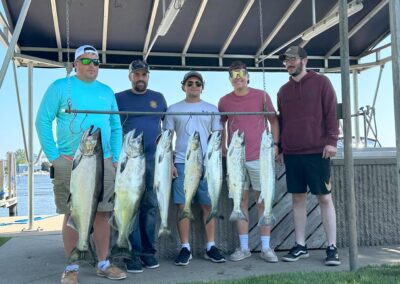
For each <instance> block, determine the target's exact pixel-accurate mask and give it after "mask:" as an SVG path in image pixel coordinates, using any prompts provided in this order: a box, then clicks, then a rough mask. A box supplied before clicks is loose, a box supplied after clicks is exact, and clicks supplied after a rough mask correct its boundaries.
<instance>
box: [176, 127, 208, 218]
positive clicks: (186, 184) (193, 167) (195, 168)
mask: <svg viewBox="0 0 400 284" xmlns="http://www.w3.org/2000/svg"><path fill="white" fill-rule="evenodd" d="M202 172H203V153H202V150H201V142H200V134H199V132H197V131H195V132H194V133H193V134H192V135H190V137H189V140H188V145H187V149H186V157H185V178H184V181H183V188H184V191H185V206H184V208H183V210H182V212H181V214H180V217H179V220H182V219H184V218H190V219H193V215H192V210H191V204H192V199H193V197H194V196H195V194H196V192H197V188H198V187H199V183H200V179H201V176H202Z"/></svg>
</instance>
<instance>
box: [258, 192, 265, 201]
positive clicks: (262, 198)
mask: <svg viewBox="0 0 400 284" xmlns="http://www.w3.org/2000/svg"><path fill="white" fill-rule="evenodd" d="M263 200H264V194H263V193H262V192H261V193H260V196H259V197H258V201H257V203H261V202H262V201H263Z"/></svg>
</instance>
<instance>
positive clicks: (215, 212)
mask: <svg viewBox="0 0 400 284" xmlns="http://www.w3.org/2000/svg"><path fill="white" fill-rule="evenodd" d="M217 215H218V212H217V210H212V211H211V212H210V214H208V217H207V220H206V224H208V223H209V222H210V221H211V220H212V219H213V218H215V217H217Z"/></svg>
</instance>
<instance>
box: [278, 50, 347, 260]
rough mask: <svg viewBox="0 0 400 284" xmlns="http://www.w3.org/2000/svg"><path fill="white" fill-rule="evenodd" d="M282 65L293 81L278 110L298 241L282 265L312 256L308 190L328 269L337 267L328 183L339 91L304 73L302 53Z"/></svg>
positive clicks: (283, 57)
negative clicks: (318, 211) (314, 200)
mask: <svg viewBox="0 0 400 284" xmlns="http://www.w3.org/2000/svg"><path fill="white" fill-rule="evenodd" d="M279 59H280V60H282V62H283V65H285V67H286V69H287V71H288V73H289V75H290V79H289V82H287V83H286V84H285V85H283V86H282V87H281V88H280V90H279V92H278V110H279V112H280V126H281V147H282V152H283V158H284V162H285V166H286V183H287V190H288V192H289V193H292V202H293V216H294V227H295V238H296V243H295V246H294V247H293V248H292V249H291V250H290V251H289V253H288V254H287V255H285V256H283V257H282V260H284V261H289V262H293V261H297V260H298V259H300V258H306V257H308V256H309V254H308V250H307V245H306V243H305V226H306V221H307V211H306V197H307V186H308V187H309V188H310V191H311V193H312V194H314V195H316V196H317V198H318V202H319V205H320V208H321V215H322V223H323V225H324V228H325V232H326V236H327V240H328V247H327V249H326V254H327V257H326V259H325V264H326V265H339V264H340V260H339V256H338V253H337V248H336V214H335V207H334V205H333V202H332V195H331V189H332V185H331V181H330V158H331V157H333V156H335V155H336V143H337V139H338V134H339V122H338V120H337V118H336V104H337V102H336V95H335V91H334V89H333V87H332V84H331V82H330V81H329V79H328V78H327V77H326V76H324V75H321V74H318V73H316V72H314V71H312V70H310V71H307V70H306V65H307V60H308V59H307V53H306V51H305V50H304V49H303V48H301V47H299V46H292V47H289V48H288V49H287V50H286V52H285V53H284V54H281V55H280V56H279Z"/></svg>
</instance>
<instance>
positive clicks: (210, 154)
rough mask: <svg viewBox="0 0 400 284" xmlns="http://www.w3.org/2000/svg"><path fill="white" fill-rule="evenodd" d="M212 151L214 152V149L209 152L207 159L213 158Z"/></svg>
mask: <svg viewBox="0 0 400 284" xmlns="http://www.w3.org/2000/svg"><path fill="white" fill-rule="evenodd" d="M212 153H213V152H212V151H210V152H208V153H207V160H209V159H211V156H212Z"/></svg>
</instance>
